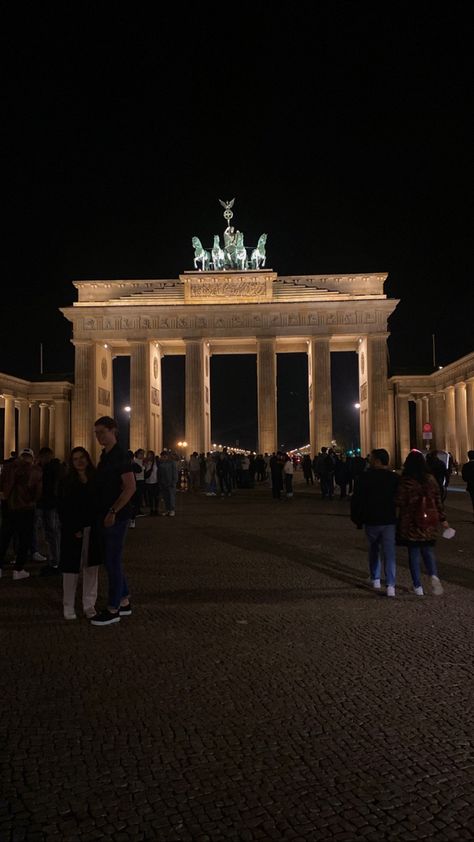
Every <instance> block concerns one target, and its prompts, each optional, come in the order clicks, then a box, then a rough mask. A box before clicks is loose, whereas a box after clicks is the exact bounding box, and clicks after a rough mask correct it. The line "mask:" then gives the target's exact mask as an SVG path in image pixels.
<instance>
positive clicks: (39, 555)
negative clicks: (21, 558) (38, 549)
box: [31, 553, 48, 561]
mask: <svg viewBox="0 0 474 842" xmlns="http://www.w3.org/2000/svg"><path fill="white" fill-rule="evenodd" d="M31 558H32V559H33V561H47V560H48V559H47V558H46V556H45V555H43V554H42V553H33V555H32V556H31Z"/></svg>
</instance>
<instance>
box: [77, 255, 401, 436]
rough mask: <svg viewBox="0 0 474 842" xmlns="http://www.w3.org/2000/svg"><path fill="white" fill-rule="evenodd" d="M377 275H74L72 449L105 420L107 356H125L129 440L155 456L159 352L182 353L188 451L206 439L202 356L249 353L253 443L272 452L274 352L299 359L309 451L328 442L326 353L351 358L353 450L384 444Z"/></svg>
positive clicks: (109, 396) (389, 306) (381, 306)
mask: <svg viewBox="0 0 474 842" xmlns="http://www.w3.org/2000/svg"><path fill="white" fill-rule="evenodd" d="M386 277H387V276H386V274H368V275H362V274H358V275H311V276H300V275H298V276H290V277H286V276H285V277H281V276H278V275H277V274H276V273H275V272H273V271H271V270H254V271H247V272H242V271H225V272H215V273H212V272H210V273H209V272H206V273H201V272H198V271H196V272H186V273H184V274H183V275H181V276H180V277H179V278H178V279H175V280H146V281H143V280H115V281H114V280H110V281H77V282H75V284H74V285H75V287H76V289H77V290H78V294H79V300H78V301H77V302H76V303H75V304H74V305H73V306H71V307H65V308H63V309H62V313H63V314H64V316H65V317H66V318H67V319H69V320H70V321H71V322H72V325H73V340H72V341H73V343H74V345H75V348H76V366H75V393H74V401H73V416H72V440H73V444H75V445H77V444H81V445H83V446H85V447H87V448H88V449H91V452H95V444H94V441H93V423H94V420H95V418H97V417H98V416H99V415H104V414H107V415H109V414H110V415H113V412H114V403H113V370H112V359H113V357H114V356H116V355H129V356H130V357H131V392H130V393H131V398H130V403H131V405H132V412H131V425H130V446H131V448H133V449H136V448H138V447H145V448H151V449H152V450H155V451H159V450H160V449H161V447H162V445H163V441H162V422H163V418H162V404H163V402H162V384H161V359H162V357H163V356H164V355H166V354H184V355H185V358H186V369H185V371H186V385H185V401H186V410H185V413H186V430H185V438H186V441H187V443H188V451H189V452H190V451H192V450H197V451H198V452H203V451H206V450H209V449H210V446H211V404H210V375H209V370H210V364H209V361H210V357H211V356H212V355H214V354H251V353H253V354H255V355H256V359H257V389H258V448H259V450H260V451H262V452H264V451H267V452H271V451H273V450H275V449H276V448H277V441H278V440H277V422H276V417H277V412H276V407H277V386H276V354H278V353H279V352H281V353H294V352H304V353H305V354H307V355H308V396H309V415H310V418H309V422H310V424H309V426H310V438H311V448H312V452H313V453H314V452H317V450H318V449H319V448H320V447H321V446H322V445H328V444H330V442H331V440H332V398H331V357H330V354H331V352H334V351H356V352H357V353H358V355H359V381H360V403H361V438H362V440H361V446H362V451H363V452H364V451H367V450H368V449H370V447H387V449H389V450H392V448H391V444H392V439H391V435H393V429H392V427H393V425H391V421H390V412H389V396H388V389H387V354H386V340H387V335H388V334H387V319H388V317H389V316H390V314H391V313H392V312H393V310H394V308H395V307H396V305H397V303H398V302H397V301H396V300H393V299H387V296H386V295H385V294H384V292H383V286H384V282H385V279H386Z"/></svg>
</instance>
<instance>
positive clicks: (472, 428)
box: [466, 378, 474, 450]
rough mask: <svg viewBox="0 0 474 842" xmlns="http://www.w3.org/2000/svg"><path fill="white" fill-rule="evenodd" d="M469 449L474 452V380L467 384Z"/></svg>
mask: <svg viewBox="0 0 474 842" xmlns="http://www.w3.org/2000/svg"><path fill="white" fill-rule="evenodd" d="M466 414H467V449H468V450H474V378H473V379H472V380H468V381H467V383H466Z"/></svg>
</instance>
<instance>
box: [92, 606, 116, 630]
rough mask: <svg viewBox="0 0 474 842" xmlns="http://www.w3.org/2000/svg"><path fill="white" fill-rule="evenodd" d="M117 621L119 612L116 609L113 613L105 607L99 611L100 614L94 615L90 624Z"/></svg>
mask: <svg viewBox="0 0 474 842" xmlns="http://www.w3.org/2000/svg"><path fill="white" fill-rule="evenodd" d="M119 622H120V614H119V612H118V611H117V612H116V613H115V614H112V612H111V611H108V610H107V608H106V609H105V610H104V611H101V612H100V614H96V616H95V617H94V618H93V619H92V620H91V626H110V625H111V624H112V623H119Z"/></svg>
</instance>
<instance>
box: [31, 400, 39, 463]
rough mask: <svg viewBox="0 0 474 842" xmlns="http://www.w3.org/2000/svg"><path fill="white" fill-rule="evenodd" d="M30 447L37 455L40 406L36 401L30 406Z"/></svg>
mask: <svg viewBox="0 0 474 842" xmlns="http://www.w3.org/2000/svg"><path fill="white" fill-rule="evenodd" d="M30 447H31V448H32V449H33V450H34V452H35V456H37V455H38V450H39V449H40V408H39V403H38V402H37V401H34V402H33V403H32V404H31V408H30Z"/></svg>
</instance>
